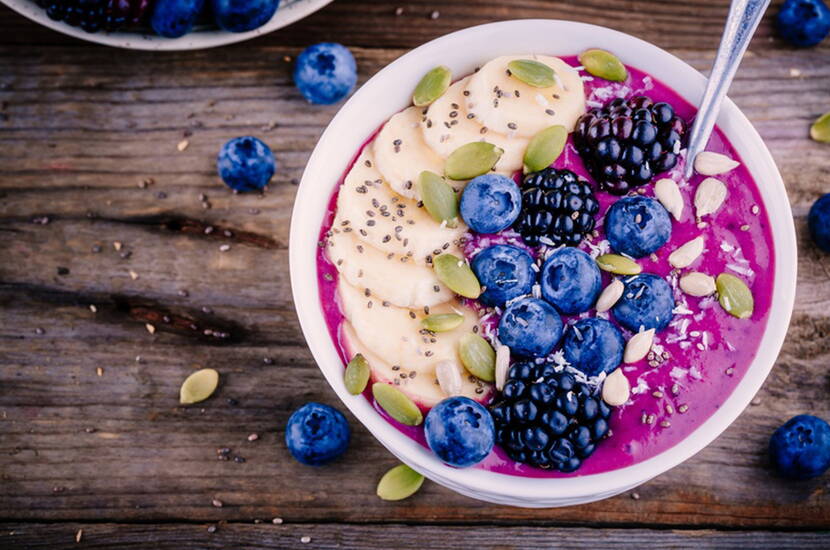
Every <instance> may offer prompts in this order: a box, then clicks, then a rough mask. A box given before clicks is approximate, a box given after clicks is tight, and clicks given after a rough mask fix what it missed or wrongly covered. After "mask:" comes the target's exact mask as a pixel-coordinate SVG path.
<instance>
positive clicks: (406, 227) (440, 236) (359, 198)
mask: <svg viewBox="0 0 830 550" xmlns="http://www.w3.org/2000/svg"><path fill="white" fill-rule="evenodd" d="M334 227H336V228H340V229H341V230H346V229H347V228H348V231H347V232H349V231H350V232H353V233H354V234H355V236H357V238H359V239H360V240H362V241H364V242H366V243H367V244H370V245H372V246H374V247H375V248H377V249H378V250H380V251H381V252H383V253H384V254H394V255H396V256H399V257H405V258H409V260H406V261H408V262H414V263H417V264H421V265H424V264H425V263H426V257H427V256H431V255H435V254H436V250H437V251H438V253H440V252H441V251H442V250H443V251H450V250H452V249H456V244H457V243H458V239H459V238H460V237H461V235H463V234H464V232H466V231H467V226H466V225H465V224H464V223H459V224H458V226H457V227H455V228H449V227H442V226H441V224H439V223H437V222H436V221H435V220H433V219H432V218H431V217H430V215H429V214H428V213H427V211H426V210H425V209H424V208H423V207H421V208H419V207H418V205H417V203H415V201H412V200H409V199H406V198H404V197H401V196H400V195H398V194H396V193H394V192H393V191H392V190H391V189H390V188H389V186H388V185H387V184H386V183H385V182H384V180H383V178H382V177H381V175H380V172H379V171H378V169H377V168H376V167H375V164H374V159H373V157H372V153H371V152H370V151H369V148H368V147H367V148H365V149H364V150H363V152H362V153H361V154H360V157H358V159H357V161H356V162H355V164H354V166H353V167H352V169H351V170H350V171H349V173H348V174H347V175H346V178H345V180H344V181H343V184H342V185H341V187H340V192H339V194H338V197H337V219H336V220H335V225H334ZM456 250H457V249H456Z"/></svg>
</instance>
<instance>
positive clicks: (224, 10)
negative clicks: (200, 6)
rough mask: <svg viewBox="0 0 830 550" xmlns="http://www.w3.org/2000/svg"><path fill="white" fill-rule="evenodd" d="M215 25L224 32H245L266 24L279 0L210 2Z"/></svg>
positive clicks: (225, 0)
mask: <svg viewBox="0 0 830 550" xmlns="http://www.w3.org/2000/svg"><path fill="white" fill-rule="evenodd" d="M211 4H212V6H213V17H214V19H215V21H216V24H217V25H219V26H220V27H221V28H223V29H225V30H226V31H230V32H245V31H252V30H254V29H258V28H259V27H261V26H262V25H264V24H265V23H267V22H268V21H269V20H270V19H271V17H273V15H274V13H276V11H277V8H278V7H279V6H280V0H211Z"/></svg>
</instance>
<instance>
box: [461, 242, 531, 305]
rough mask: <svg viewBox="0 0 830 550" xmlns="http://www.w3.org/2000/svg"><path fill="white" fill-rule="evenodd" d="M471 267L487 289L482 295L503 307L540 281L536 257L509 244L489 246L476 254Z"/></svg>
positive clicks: (484, 299) (483, 298)
mask: <svg viewBox="0 0 830 550" xmlns="http://www.w3.org/2000/svg"><path fill="white" fill-rule="evenodd" d="M471 267H472V268H473V272H475V274H476V277H478V280H479V282H480V283H481V284H482V286H484V287H486V289H487V290H485V291H484V292H483V293H482V294H481V296H479V298H478V299H479V300H480V301H481V302H482V303H483V304H485V305H488V306H499V307H501V306H503V305H504V303H505V302H507V301H508V300H512V299H513V298H516V297H517V296H522V295H523V294H528V293H530V290H531V288H532V287H533V283H535V282H536V272H535V271H533V257H532V256H531V255H530V254H528V252H527V251H526V250H522V249H521V248H517V247H515V246H510V245H507V244H497V245H495V246H491V247H489V248H485V249H484V250H482V251H481V252H479V253H478V254H476V256H475V258H473V262H472V264H471Z"/></svg>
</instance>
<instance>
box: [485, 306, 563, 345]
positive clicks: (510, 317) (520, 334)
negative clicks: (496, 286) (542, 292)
mask: <svg viewBox="0 0 830 550" xmlns="http://www.w3.org/2000/svg"><path fill="white" fill-rule="evenodd" d="M498 336H499V341H501V343H502V344H504V345H505V346H507V347H509V348H510V351H511V352H512V353H515V354H516V355H518V356H521V357H544V356H546V355H547V354H549V353H550V352H551V351H553V348H554V347H555V346H556V344H557V343H558V342H559V340H560V338H562V319H561V318H560V317H559V313H557V312H556V310H555V309H554V308H553V306H552V305H550V304H549V303H547V302H545V301H544V300H539V299H538V298H523V299H521V300H518V301H516V302H513V303H512V304H510V306H509V307H508V308H507V309H506V310H505V311H504V314H503V315H502V316H501V319H500V320H499V329H498Z"/></svg>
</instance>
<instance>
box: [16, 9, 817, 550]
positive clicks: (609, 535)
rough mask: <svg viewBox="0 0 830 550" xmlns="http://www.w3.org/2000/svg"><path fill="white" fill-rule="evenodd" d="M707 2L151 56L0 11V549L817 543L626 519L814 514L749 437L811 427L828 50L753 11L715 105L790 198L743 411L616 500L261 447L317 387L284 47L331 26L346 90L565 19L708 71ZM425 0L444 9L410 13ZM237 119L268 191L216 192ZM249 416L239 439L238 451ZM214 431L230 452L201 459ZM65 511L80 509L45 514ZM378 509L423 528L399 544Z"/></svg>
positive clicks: (297, 138)
mask: <svg viewBox="0 0 830 550" xmlns="http://www.w3.org/2000/svg"><path fill="white" fill-rule="evenodd" d="M727 3H728V2H727V1H726V0H712V1H705V0H689V1H686V2H647V1H612V0H591V1H589V2H582V1H569V2H543V1H540V0H523V1H522V2H513V3H509V4H505V3H503V2H502V3H498V2H494V1H489V0H488V1H483V0H476V1H474V2H466V1H445V2H441V3H438V2H404V3H401V5H402V6H403V7H404V8H405V12H404V15H403V16H400V17H396V16H395V15H394V8H395V7H396V5H395V4H389V3H387V2H369V1H365V0H362V1H357V0H354V1H350V0H337V1H336V2H334V3H332V4H331V5H330V6H329V7H328V8H326V9H324V10H323V11H322V12H320V13H318V14H315V15H314V16H312V17H310V18H308V19H307V20H305V21H303V22H300V23H299V24H297V25H293V26H291V27H289V28H287V29H285V30H283V31H280V32H277V33H273V34H271V35H268V36H266V37H262V38H260V39H257V40H254V41H251V42H248V43H245V44H241V45H237V46H232V47H228V48H222V49H218V50H208V51H202V52H182V53H168V54H149V53H143V52H130V51H119V50H112V49H107V48H104V47H97V46H90V45H85V44H82V43H81V42H78V41H75V40H73V39H69V38H66V37H62V36H60V35H58V34H56V33H53V32H51V31H48V30H45V29H42V28H40V27H38V26H36V25H33V24H30V23H28V22H25V21H24V20H22V19H21V18H19V17H18V16H16V15H14V14H12V13H11V12H9V11H8V10H7V9H5V8H0V236H2V241H0V479H2V483H0V520H5V521H7V522H9V521H17V522H33V523H28V524H22V525H8V526H7V527H8V529H7V531H15V532H16V533H17V535H14V536H11V535H9V536H6V537H4V538H0V546H2V547H3V548H7V547H33V548H37V547H48V548H62V547H68V546H69V545H70V544H71V545H74V538H73V537H74V533H75V531H76V530H77V528H84V530H85V533H87V534H86V535H85V538H84V540H85V544H86V545H93V544H97V545H98V546H99V547H101V548H104V547H107V545H108V544H110V545H114V544H115V542H116V541H119V542H122V543H123V544H125V545H128V544H132V545H133V546H135V547H141V545H142V544H143V541H147V540H153V541H156V542H157V543H158V544H157V546H159V547H161V548H166V547H171V548H172V547H176V548H189V547H194V548H195V547H199V548H209V547H216V548H219V547H224V546H223V545H226V544H229V543H230V541H233V542H235V543H236V546H237V547H241V546H244V547H246V548H255V547H257V546H256V545H257V544H259V545H260V546H259V547H263V548H264V547H279V548H284V547H294V546H299V545H298V544H297V540H298V536H301V535H302V534H304V533H303V531H304V529H300V527H299V526H291V527H290V528H289V527H276V526H253V525H242V524H237V523H230V524H227V525H222V526H221V528H220V529H219V531H218V532H217V533H214V534H213V535H211V536H210V537H208V536H207V534H206V531H205V527H206V525H200V526H194V525H190V524H188V522H224V521H230V522H243V521H244V522H249V521H253V520H254V519H257V518H259V519H265V520H268V519H270V518H271V517H274V516H277V515H278V516H280V517H284V518H285V519H286V520H287V521H289V522H304V523H307V524H310V525H307V526H305V527H307V531H308V532H309V533H310V534H311V536H313V538H314V541H315V547H318V546H319V547H321V548H334V547H350V546H349V545H350V544H353V545H356V546H361V547H364V546H367V545H369V544H375V546H374V547H377V548H387V547H390V546H392V545H393V544H392V543H395V547H402V548H408V547H414V546H415V545H416V544H418V542H419V539H423V540H428V539H426V537H431V539H429V540H433V539H434V540H441V541H444V540H446V541H447V542H446V547H447V548H464V547H471V546H473V545H472V544H469V543H467V542H465V541H467V540H468V538H467V537H469V536H470V533H477V535H476V536H477V537H480V538H479V539H478V542H476V546H482V547H483V548H495V547H499V545H501V546H500V547H504V548H509V547H513V546H515V547H528V544H529V543H528V542H527V541H534V542H537V541H538V543H536V544H532V545H531V546H533V547H540V548H541V547H552V546H545V545H546V544H548V545H550V544H552V543H550V542H549V541H550V540H558V539H557V537H563V538H562V540H564V541H573V544H572V545H573V546H584V543H585V541H586V540H589V539H590V540H593V541H596V540H599V541H602V542H607V543H608V544H609V545H610V544H612V543H616V544H620V543H625V542H626V541H632V545H635V546H638V547H643V548H646V547H650V545H651V547H663V548H671V547H678V548H680V547H687V546H695V544H696V543H697V544H699V546H696V547H702V548H706V547H718V548H727V547H738V546H743V547H746V546H749V547H759V548H760V547H764V546H767V547H778V548H795V547H803V546H808V545H812V546H814V547H819V546H827V543H826V538H823V537H824V535H821V534H809V533H785V534H781V533H772V532H766V531H763V532H750V533H743V532H734V533H733V532H720V531H703V532H699V531H682V532H673V531H665V530H660V529H653V530H647V529H648V528H664V527H667V526H668V527H672V526H673V527H678V528H679V527H690V526H691V527H698V528H702V527H711V528H721V527H726V528H730V529H736V528H758V529H777V528H787V529H827V528H828V527H830V496H828V488H830V479H829V478H828V477H827V476H825V477H823V478H820V479H818V480H814V481H812V482H804V483H791V482H784V481H782V480H780V479H778V478H776V477H775V476H774V475H772V473H771V472H770V469H769V466H768V464H767V463H766V458H765V447H766V442H767V438H768V437H769V434H770V433H771V431H772V430H773V429H774V428H775V427H776V426H778V425H779V424H780V423H781V422H783V421H784V420H786V419H787V418H788V417H789V416H791V415H793V414H797V413H802V412H810V413H813V414H818V415H820V416H824V417H825V418H830V400H828V398H827V396H828V390H829V389H830V375H828V371H827V367H826V366H827V364H828V360H830V344H828V341H827V335H828V333H830V313H828V311H829V310H830V309H829V308H828V306H830V284H828V278H830V260H829V259H828V256H827V255H822V254H820V253H819V252H818V251H817V250H816V249H815V248H814V247H813V246H812V245H811V244H810V243H809V240H808V239H807V236H806V230H805V227H804V218H805V216H806V212H807V210H808V208H809V205H810V204H811V203H812V201H813V200H815V198H816V197H817V196H818V195H819V194H820V193H821V192H826V191H828V190H830V189H829V188H828V185H830V181H828V177H829V176H828V174H830V155H828V154H827V147H826V146H821V145H818V144H816V143H813V142H811V141H810V140H808V139H807V128H808V127H809V124H810V122H811V121H812V120H813V119H814V118H815V116H817V115H818V114H820V113H822V112H824V111H826V110H828V108H830V107H828V106H830V65H828V64H827V61H826V60H827V54H828V47H827V46H822V47H821V48H819V49H814V50H806V51H795V50H792V49H789V48H786V47H783V46H782V45H781V44H780V43H779V42H778V41H777V40H776V39H773V38H772V35H773V32H772V26H771V21H770V19H769V16H768V17H767V20H766V21H765V23H764V24H763V25H762V28H761V31H760V34H759V36H758V38H756V39H755V41H754V42H753V45H752V48H751V50H750V53H749V56H748V57H747V59H746V60H745V62H744V65H743V66H742V68H741V71H740V72H739V74H738V78H737V80H736V82H735V85H734V87H733V90H732V94H731V95H732V97H733V99H734V100H735V101H736V102H737V103H738V105H739V106H740V107H741V108H742V109H743V110H744V112H745V113H746V114H747V116H749V118H750V119H751V120H752V121H753V123H754V124H755V126H756V128H758V130H759V132H760V133H761V134H762V136H763V137H764V139H765V141H766V143H767V144H768V146H769V147H770V149H771V150H772V153H773V155H774V157H775V159H776V161H777V162H778V165H779V167H780V169H781V171H782V174H783V176H784V179H785V181H786V184H787V187H788V190H789V194H790V199H791V201H792V204H793V210H794V214H795V216H796V222H797V228H798V232H799V252H800V255H799V265H798V269H799V287H798V298H797V304H796V310H795V313H794V317H793V322H792V325H791V327H790V332H789V337H788V340H787V343H786V344H785V346H784V350H783V351H782V354H781V356H780V357H779V358H778V361H777V364H776V368H775V369H774V370H773V373H772V374H771V376H770V378H769V380H768V381H767V382H766V384H765V385H764V387H763V389H762V390H761V393H760V394H759V398H758V400H757V401H756V404H755V405H753V406H751V407H750V408H748V409H747V410H746V411H745V412H744V414H743V415H742V416H741V417H740V418H739V419H738V421H737V422H735V424H733V425H732V426H731V427H730V428H729V429H728V430H727V431H726V432H725V433H724V434H723V435H722V436H721V437H719V438H718V439H717V440H716V441H715V442H714V443H713V444H712V445H710V446H709V447H708V448H707V449H705V450H704V451H702V452H701V453H700V454H699V455H698V456H696V457H694V458H693V459H691V460H689V461H688V462H687V463H685V464H683V465H681V466H679V467H677V468H675V469H674V470H672V471H670V472H668V473H666V474H664V475H662V476H660V477H658V478H657V479H655V480H653V481H651V482H649V483H648V484H646V485H644V486H643V487H641V488H639V489H637V491H636V494H635V493H631V494H627V495H623V496H620V497H617V498H615V499H611V500H608V501H604V502H599V503H594V504H590V505H587V506H582V507H576V508H567V509H557V510H521V509H512V508H506V507H500V506H493V505H488V504H485V503H480V502H476V501H472V500H470V499H467V498H464V497H461V496H458V495H456V494H454V493H451V492H449V491H447V490H445V489H443V488H441V487H438V486H436V485H434V484H427V485H425V487H424V489H423V490H422V491H421V492H420V493H419V494H418V495H417V496H415V497H414V498H412V499H410V500H408V501H405V502H403V503H398V504H389V503H382V502H380V501H378V500H377V498H376V497H375V496H374V485H375V483H376V480H377V478H378V477H379V476H380V475H381V473H382V472H383V471H385V470H386V469H387V468H388V467H390V466H391V465H392V464H394V460H393V459H392V457H391V456H390V455H389V454H388V453H387V452H386V451H385V450H384V449H383V448H382V447H381V446H380V445H379V444H377V443H376V442H375V441H374V440H373V439H372V438H371V436H370V435H369V434H368V433H367V432H366V431H365V430H364V429H363V428H362V427H361V426H360V425H359V424H358V423H357V422H356V421H355V420H354V419H353V418H352V419H351V423H352V426H353V428H354V430H355V437H354V439H353V443H352V446H351V449H350V450H349V452H348V453H347V455H346V456H345V457H344V458H343V459H342V460H341V461H339V462H338V463H336V464H334V465H332V466H330V467H327V468H320V469H313V468H307V467H303V466H300V465H299V464H297V463H295V462H294V461H293V460H291V459H290V458H289V456H288V454H287V452H286V450H285V447H284V444H283V442H282V428H283V426H284V424H285V421H286V419H287V417H288V415H289V414H290V412H291V411H292V410H293V409H294V408H295V407H296V406H298V405H300V404H301V403H303V402H305V401H308V400H312V399H313V400H319V401H323V402H327V403H330V404H336V403H337V398H336V397H335V395H334V394H333V392H331V391H330V390H329V389H328V387H327V385H326V384H325V382H324V380H323V378H322V376H320V373H319V371H318V370H317V368H316V366H315V365H314V362H313V360H312V358H311V355H310V353H309V352H308V350H307V349H306V346H305V343H304V340H303V336H302V333H301V331H300V328H299V325H298V323H297V320H296V314H295V313H294V310H293V305H292V302H291V296H290V288H289V280H288V274H287V261H288V254H287V243H288V222H289V218H290V214H291V205H292V201H293V198H294V195H295V191H296V185H295V184H296V182H297V181H298V180H299V178H300V177H301V174H302V170H303V167H304V164H305V162H306V160H307V158H308V155H309V154H310V151H311V150H312V148H313V146H314V144H315V142H316V139H317V138H318V136H319V135H320V133H321V132H322V130H323V128H324V127H325V125H326V124H327V122H328V121H329V120H330V119H331V117H332V116H333V115H334V113H335V112H336V110H337V106H334V107H310V106H308V105H307V104H306V103H305V102H304V101H303V100H302V99H301V98H300V96H299V94H298V93H297V91H296V90H295V88H294V87H293V85H292V84H291V79H290V67H291V65H290V63H289V62H287V61H285V60H284V58H285V57H286V56H294V55H296V54H297V52H298V51H299V49H300V48H301V47H302V46H304V45H307V44H308V43H310V42H312V41H316V40H323V39H326V40H337V41H341V42H343V43H346V44H347V45H349V46H350V47H351V48H352V50H353V51H354V53H355V55H356V57H357V59H358V64H359V67H360V76H361V81H365V80H366V79H367V78H368V77H370V76H371V75H372V74H374V73H375V72H376V71H377V70H379V68H381V67H382V66H384V65H385V64H387V63H388V62H390V61H392V60H393V59H395V58H396V57H398V56H400V55H401V54H403V53H404V52H405V51H406V50H407V49H408V48H410V47H413V46H417V45H418V44H420V43H422V42H423V41H425V40H428V39H430V38H433V37H435V36H438V35H440V34H443V33H445V32H449V31H452V30H456V29H459V28H462V27H465V26H468V25H471V24H476V23H481V22H486V21H491V20H496V19H504V18H518V17H563V18H569V19H576V20H584V21H591V22H595V23H598V24H606V25H609V26H612V27H615V28H618V29H620V30H623V31H626V32H630V33H632V34H635V35H637V36H640V37H642V38H645V39H648V40H651V41H654V42H656V43H658V44H659V45H662V46H664V47H668V48H670V49H671V51H672V53H674V54H676V55H678V56H679V57H681V58H682V59H684V60H686V61H687V62H689V63H691V64H692V65H693V66H695V67H696V68H698V69H700V70H705V69H706V68H707V67H708V65H709V63H710V62H711V59H712V56H713V52H714V48H715V47H716V44H717V37H718V35H719V33H720V28H719V27H720V21H721V20H722V17H723V15H724V13H725V11H726V6H727ZM508 5H509V7H507V6H508ZM435 9H438V10H440V12H441V17H440V18H438V19H437V20H431V19H429V18H428V17H427V15H428V14H429V13H430V12H431V11H432V10H435ZM620 11H624V12H625V14H626V17H620V16H619V12H620ZM249 133H251V134H254V135H258V136H260V137H262V138H263V139H264V140H265V141H266V142H268V143H269V145H271V147H272V148H273V149H274V151H275V153H276V155H277V158H278V162H279V170H278V173H277V175H276V177H275V179H274V181H273V183H272V185H271V186H270V188H269V189H268V191H267V192H266V193H264V194H263V195H234V194H232V193H230V192H229V191H228V190H227V189H226V188H225V187H224V186H223V185H222V184H221V182H220V181H219V180H218V178H217V177H216V175H215V169H214V159H215V155H216V152H217V150H218V147H219V145H220V144H221V143H222V142H224V141H225V140H226V139H228V138H231V137H235V136H237V135H242V134H249ZM185 139H186V140H187V142H188V146H187V148H186V149H184V151H181V152H179V151H178V150H177V144H179V143H180V142H182V140H185ZM332 183H334V182H332ZM206 206H207V208H206ZM116 243H119V244H116ZM222 245H229V246H230V249H229V250H227V251H224V252H223V251H222V250H221V249H220V247H222ZM116 246H117V247H119V248H120V249H119V250H116ZM90 306H94V308H95V310H96V311H94V312H93V311H92V310H91V309H90ZM168 319H169V322H168ZM147 324H150V325H152V326H153V327H154V330H155V333H154V334H151V333H150V332H148V330H147V328H146V325H147ZM191 325H192V326H191ZM137 357H140V360H137ZM199 367H212V368H216V369H217V370H219V371H220V372H221V374H222V383H221V386H220V390H219V393H218V394H217V395H216V396H215V397H213V398H212V399H211V400H209V401H207V402H206V403H204V404H203V405H202V406H201V407H187V408H184V407H180V406H178V404H177V394H178V387H179V385H180V383H181V381H182V380H183V379H184V378H185V376H186V375H187V374H188V373H189V372H191V371H192V369H195V368H199ZM98 368H100V369H102V371H101V375H100V376H99V375H98V372H97V369H98ZM251 433H257V434H258V435H259V439H258V440H257V441H255V442H249V441H247V436H248V435H249V434H251ZM222 447H231V448H232V449H233V454H234V455H238V456H241V457H244V458H245V462H244V463H237V462H233V461H220V460H217V455H216V449H217V448H222ZM635 497H636V498H635ZM217 498H218V499H220V500H222V502H223V503H224V506H223V507H221V508H217V507H215V506H213V505H212V500H213V499H217ZM64 521H67V522H69V521H72V522H80V523H79V524H78V525H75V524H71V525H70V524H62V523H56V524H52V523H51V522H64ZM37 522H47V523H37ZM84 522H95V523H89V524H87V523H84ZM98 522H101V523H98ZM125 522H130V523H133V522H137V523H140V524H136V525H124V523H125ZM154 522H158V523H154ZM329 522H348V523H350V524H361V525H344V526H338V525H335V524H329ZM321 523H322V524H321ZM381 523H383V524H384V525H383V526H382V527H380V526H378V525H375V524H381ZM399 523H407V524H430V525H429V526H427V527H420V528H419V531H418V532H419V534H418V535H417V536H416V535H412V534H407V533H411V529H410V526H401V525H397V524H399ZM312 524H313V525H312ZM387 524H389V525H387ZM484 524H498V525H500V527H498V528H484V527H483V525H484ZM552 524H555V525H579V526H586V527H587V526H592V525H593V526H596V525H601V526H620V527H621V526H626V527H630V526H638V527H640V529H626V530H607V531H602V532H599V531H596V530H593V529H587V528H586V529H582V528H570V529H567V530H553V529H547V528H545V526H550V525H552ZM455 525H476V528H475V529H465V528H464V527H456V526H455ZM510 525H518V526H521V527H517V528H512V527H508V526H510ZM266 527H267V528H266ZM447 533H451V534H450V535H447ZM99 537H100V538H99ZM534 537H536V538H534ZM592 537H593V538H592ZM597 537H606V538H597ZM638 537H639V538H638ZM4 539H5V540H4ZM493 541H501V542H493ZM633 541H636V542H637V544H634V542H633ZM318 542H319V544H317V543H318ZM154 544H155V542H154ZM488 544H489V545H490V546H488ZM568 544H570V542H569V543H568ZM568 544H565V543H563V545H565V546H567V545H568ZM338 545H339V546H338ZM407 545H409V546H407ZM369 547H371V546H369ZM419 547H420V546H419Z"/></svg>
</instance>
